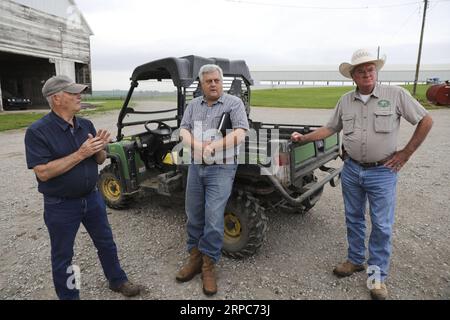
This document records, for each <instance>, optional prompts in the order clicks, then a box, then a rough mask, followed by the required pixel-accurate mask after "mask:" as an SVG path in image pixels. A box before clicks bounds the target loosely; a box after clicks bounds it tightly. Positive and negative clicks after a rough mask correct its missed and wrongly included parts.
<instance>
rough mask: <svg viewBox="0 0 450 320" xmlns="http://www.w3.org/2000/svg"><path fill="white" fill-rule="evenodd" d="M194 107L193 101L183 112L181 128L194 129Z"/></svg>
mask: <svg viewBox="0 0 450 320" xmlns="http://www.w3.org/2000/svg"><path fill="white" fill-rule="evenodd" d="M193 108H194V106H193V104H192V103H189V104H188V106H187V107H186V110H185V111H184V114H183V119H182V120H181V124H180V128H182V129H186V130H188V131H192V129H193V128H192V109H193Z"/></svg>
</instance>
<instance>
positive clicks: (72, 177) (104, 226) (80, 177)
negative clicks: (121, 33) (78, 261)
mask: <svg viewBox="0 0 450 320" xmlns="http://www.w3.org/2000/svg"><path fill="white" fill-rule="evenodd" d="M86 88H87V86H86V85H83V84H78V83H75V82H73V81H72V79H70V78H69V77H67V76H63V75H59V76H54V77H51V78H50V79H48V80H47V81H46V82H45V84H44V86H43V88H42V94H43V95H44V97H45V98H46V99H47V101H48V103H49V105H50V107H51V112H50V113H48V114H47V115H45V116H44V117H42V118H41V119H40V120H37V121H36V122H34V123H33V124H31V126H30V127H29V128H28V129H27V132H26V134H25V149H26V158H27V165H28V168H29V169H33V171H34V173H35V175H36V179H37V181H38V190H39V192H41V193H42V194H43V195H44V220H45V224H46V226H47V229H48V232H49V235H50V245H51V261H52V273H53V283H54V286H55V291H56V294H57V296H58V298H59V299H61V300H76V299H79V298H80V296H79V287H80V286H79V283H77V281H76V279H77V278H78V279H79V277H80V274H79V268H78V267H77V266H74V265H72V257H73V245H74V241H75V237H76V234H77V232H78V229H79V227H80V223H83V225H84V227H85V228H86V230H87V232H88V233H89V235H90V237H91V238H92V240H93V242H94V245H95V247H96V249H97V254H98V257H99V259H100V262H101V265H102V268H103V272H104V274H105V276H106V278H107V279H108V282H109V288H110V289H111V290H113V291H115V292H120V293H122V294H123V295H125V296H127V297H131V296H135V295H137V294H139V293H140V290H141V287H140V286H138V285H136V284H133V283H132V282H130V281H128V278H127V275H126V274H125V272H124V271H123V270H122V268H121V266H120V263H119V258H118V256H117V247H116V244H115V243H114V240H113V234H112V231H111V227H110V225H109V222H108V218H107V215H106V208H105V203H104V202H103V199H102V197H101V195H100V193H99V192H98V190H97V187H96V183H97V178H98V165H99V164H102V163H103V162H104V161H105V159H106V152H105V150H104V148H105V146H106V144H108V142H109V141H110V133H109V132H108V131H106V130H103V129H100V130H99V131H98V132H97V131H96V130H95V128H94V125H93V124H92V122H91V121H89V120H87V119H84V118H80V117H76V116H75V114H76V113H77V112H78V111H80V109H81V93H82V92H83V91H84V90H85V89H86ZM77 270H78V271H77ZM77 272H78V274H77ZM74 279H75V283H73V280H74Z"/></svg>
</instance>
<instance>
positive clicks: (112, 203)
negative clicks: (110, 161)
mask: <svg viewBox="0 0 450 320" xmlns="http://www.w3.org/2000/svg"><path fill="white" fill-rule="evenodd" d="M98 189H99V190H100V192H101V194H102V195H103V199H105V203H106V205H107V206H108V207H110V208H113V209H125V208H128V207H129V202H130V200H131V198H132V197H131V196H130V195H125V194H124V193H123V189H122V185H121V183H120V178H119V174H118V173H117V169H116V168H115V166H112V165H107V166H106V167H104V168H103V169H102V170H101V171H100V176H99V179H98Z"/></svg>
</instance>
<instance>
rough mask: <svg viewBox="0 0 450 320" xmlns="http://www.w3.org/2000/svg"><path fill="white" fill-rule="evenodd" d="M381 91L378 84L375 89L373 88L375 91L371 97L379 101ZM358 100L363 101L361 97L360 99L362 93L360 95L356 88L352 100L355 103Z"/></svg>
mask: <svg viewBox="0 0 450 320" xmlns="http://www.w3.org/2000/svg"><path fill="white" fill-rule="evenodd" d="M379 91H380V89H379V86H378V84H376V85H375V88H373V91H372V93H371V94H370V96H371V97H374V98H377V99H378V97H379ZM356 99H358V100H361V101H362V99H361V97H360V93H359V90H358V88H356V90H355V91H353V97H352V100H353V101H355V100H356Z"/></svg>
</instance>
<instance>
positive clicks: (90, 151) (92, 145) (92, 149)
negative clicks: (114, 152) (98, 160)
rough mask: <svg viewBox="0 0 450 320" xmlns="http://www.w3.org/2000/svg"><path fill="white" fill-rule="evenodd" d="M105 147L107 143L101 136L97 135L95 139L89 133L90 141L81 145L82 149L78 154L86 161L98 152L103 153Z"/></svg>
mask: <svg viewBox="0 0 450 320" xmlns="http://www.w3.org/2000/svg"><path fill="white" fill-rule="evenodd" d="M105 145H106V144H105V141H104V140H103V139H102V138H101V137H100V136H98V135H97V136H96V137H95V138H94V137H93V136H92V134H90V133H89V134H88V139H87V140H86V141H85V142H84V143H83V144H82V145H81V147H80V149H78V154H79V155H80V156H81V157H82V159H83V160H84V159H87V158H89V157H91V156H93V155H94V154H96V153H97V152H99V151H102V150H103V148H104V147H105Z"/></svg>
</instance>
